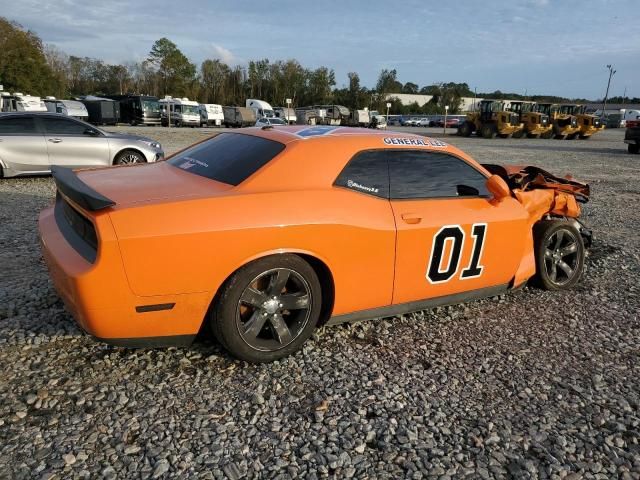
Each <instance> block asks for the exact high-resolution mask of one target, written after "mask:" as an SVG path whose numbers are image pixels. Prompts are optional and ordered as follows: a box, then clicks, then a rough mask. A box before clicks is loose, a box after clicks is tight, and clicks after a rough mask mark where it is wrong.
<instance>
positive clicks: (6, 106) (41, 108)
mask: <svg viewBox="0 0 640 480" xmlns="http://www.w3.org/2000/svg"><path fill="white" fill-rule="evenodd" d="M0 98H1V99H2V101H1V102H0V103H1V105H0V111H2V112H46V111H47V107H46V105H45V104H44V102H43V101H42V100H41V99H40V97H33V96H31V95H24V94H22V93H19V92H16V93H13V94H10V93H9V92H1V96H0Z"/></svg>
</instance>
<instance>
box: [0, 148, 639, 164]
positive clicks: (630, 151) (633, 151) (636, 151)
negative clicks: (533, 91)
mask: <svg viewBox="0 0 640 480" xmlns="http://www.w3.org/2000/svg"><path fill="white" fill-rule="evenodd" d="M627 151H628V152H629V153H640V144H637V143H630V144H629V145H628V146H627ZM0 171H1V170H0Z"/></svg>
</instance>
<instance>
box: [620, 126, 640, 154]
mask: <svg viewBox="0 0 640 480" xmlns="http://www.w3.org/2000/svg"><path fill="white" fill-rule="evenodd" d="M624 143H626V144H627V148H628V149H629V153H640V120H627V130H626V131H625V133H624Z"/></svg>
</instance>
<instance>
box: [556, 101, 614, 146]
mask: <svg viewBox="0 0 640 480" xmlns="http://www.w3.org/2000/svg"><path fill="white" fill-rule="evenodd" d="M585 109H586V106H585V105H576V104H563V105H560V111H561V112H566V113H567V114H569V115H573V116H574V117H576V123H577V126H578V132H577V133H576V134H575V135H574V136H573V138H575V137H576V136H577V137H579V138H581V139H582V140H586V139H587V138H589V137H591V135H593V134H594V133H596V132H599V131H600V130H604V128H605V125H604V123H603V122H602V120H600V119H599V118H598V117H596V116H595V115H590V114H587V113H585Z"/></svg>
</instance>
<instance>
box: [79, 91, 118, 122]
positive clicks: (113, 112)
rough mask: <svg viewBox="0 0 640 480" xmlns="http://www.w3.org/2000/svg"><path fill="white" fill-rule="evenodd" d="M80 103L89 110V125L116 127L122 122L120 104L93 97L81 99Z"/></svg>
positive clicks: (107, 99)
mask: <svg viewBox="0 0 640 480" xmlns="http://www.w3.org/2000/svg"><path fill="white" fill-rule="evenodd" d="M80 101H81V102H82V103H83V104H84V106H85V108H86V109H87V113H88V114H89V120H88V121H89V123H93V124H94V125H116V124H117V123H118V121H119V120H120V102H116V101H115V100H111V99H109V98H100V97H93V96H86V97H81V100H80Z"/></svg>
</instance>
